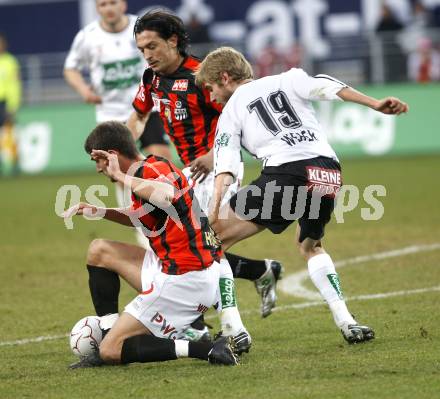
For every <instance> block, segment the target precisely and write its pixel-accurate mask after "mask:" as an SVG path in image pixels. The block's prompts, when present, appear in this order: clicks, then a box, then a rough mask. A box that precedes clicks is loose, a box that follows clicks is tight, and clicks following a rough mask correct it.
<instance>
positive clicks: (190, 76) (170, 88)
mask: <svg viewBox="0 0 440 399" xmlns="http://www.w3.org/2000/svg"><path fill="white" fill-rule="evenodd" d="M134 33H135V38H136V44H137V46H138V48H139V50H140V51H141V52H142V53H143V54H144V57H145V60H146V61H147V62H148V65H149V67H148V68H147V69H146V70H145V72H144V75H143V78H142V82H141V85H140V87H139V91H138V94H137V96H136V98H135V99H134V101H133V106H134V108H135V110H136V111H135V112H133V114H132V115H131V117H130V120H129V124H128V126H135V124H136V122H137V121H138V120H142V118H143V117H144V115H145V114H147V113H148V112H149V111H150V110H151V108H152V107H153V105H156V106H157V107H158V108H159V112H160V116H161V118H162V121H163V124H164V127H165V130H166V131H167V133H168V134H169V136H170V139H171V141H173V143H174V144H175V146H176V149H177V153H178V155H179V157H180V159H181V161H182V163H183V164H184V165H185V166H186V167H189V168H190V172H189V173H190V174H191V172H192V176H191V178H192V180H193V181H197V183H196V185H195V194H196V196H197V197H198V199H199V201H200V203H201V206H202V209H203V210H205V212H206V211H207V208H208V204H209V199H210V196H211V195H212V192H213V178H214V176H213V174H212V173H211V172H212V168H213V158H212V151H211V149H212V147H213V144H214V136H215V129H216V125H217V120H218V117H219V115H220V113H221V106H220V104H217V103H216V102H212V101H211V100H210V95H209V92H208V91H207V90H205V89H203V88H201V87H198V86H197V85H196V84H195V79H194V72H195V70H196V69H197V67H198V65H199V61H198V60H197V59H196V58H194V57H191V56H190V55H188V54H187V45H188V35H187V33H186V31H185V27H184V25H183V23H182V21H181V20H180V19H179V18H178V17H176V16H175V15H172V14H170V13H167V12H164V11H152V12H149V13H147V14H145V15H144V16H143V17H141V18H139V19H138V21H137V23H136V25H135V28H134ZM131 130H132V132H133V133H134V134H135V131H136V129H134V128H132V129H131ZM184 172H185V170H184ZM237 185H238V183H237ZM225 256H226V258H227V260H226V259H223V263H222V264H223V265H225V269H224V270H225V273H226V270H228V272H227V273H228V276H227V280H228V281H229V282H233V280H232V276H229V274H230V272H231V271H230V270H229V269H230V266H229V264H230V265H231V267H232V270H233V271H234V275H235V277H241V278H246V279H249V280H252V281H255V283H256V287H257V291H258V292H259V293H260V295H261V296H262V315H263V317H265V316H268V315H269V314H270V312H271V309H272V308H273V306H274V305H275V299H276V296H275V285H276V281H277V279H278V277H279V274H280V272H281V265H280V264H279V262H276V261H272V260H269V259H267V260H251V259H248V258H244V257H241V256H237V255H233V254H225ZM228 261H229V262H228ZM225 278H226V275H225ZM228 284H229V283H228ZM221 286H222V284H221ZM233 302H234V303H235V300H234V301H233ZM227 306H229V304H227V303H225V304H224V307H225V309H226V307H227ZM238 319H239V316H237V320H238ZM230 324H234V322H233V321H231V323H229V322H227V321H225V323H223V322H222V328H224V329H227V325H230ZM240 324H241V322H240V323H239V322H238V321H237V325H240ZM241 328H242V327H237V328H235V329H234V328H233V330H235V333H234V332H232V334H233V335H235V334H237V333H238V331H239V330H240V329H241Z"/></svg>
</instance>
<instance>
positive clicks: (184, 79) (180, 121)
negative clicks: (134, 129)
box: [133, 57, 222, 165]
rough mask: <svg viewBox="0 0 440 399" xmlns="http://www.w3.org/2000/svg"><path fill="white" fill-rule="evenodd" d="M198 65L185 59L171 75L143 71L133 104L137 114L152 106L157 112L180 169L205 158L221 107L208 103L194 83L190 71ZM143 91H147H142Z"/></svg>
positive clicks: (207, 97) (192, 71) (143, 112)
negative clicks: (174, 148) (157, 109)
mask: <svg viewBox="0 0 440 399" xmlns="http://www.w3.org/2000/svg"><path fill="white" fill-rule="evenodd" d="M199 63H200V61H198V60H197V59H196V58H193V57H186V58H185V59H184V60H183V62H182V64H181V65H180V67H179V68H178V69H177V70H176V71H175V72H174V73H172V74H171V75H166V76H165V75H159V74H153V80H152V81H151V76H152V71H151V69H148V68H147V69H146V70H145V72H144V75H143V78H142V82H141V84H140V86H139V90H138V93H137V95H136V97H135V99H134V101H133V107H134V108H135V109H136V111H137V112H138V113H140V114H146V113H147V112H149V111H150V110H151V108H152V107H153V105H155V106H157V107H158V108H159V111H160V116H161V118H162V121H163V124H164V127H165V130H166V132H167V133H168V135H169V136H170V138H171V140H172V142H173V143H174V145H175V146H176V149H177V153H178V155H179V157H180V159H181V161H182V162H183V164H184V165H188V164H189V163H190V162H191V161H193V160H194V159H196V158H198V157H200V156H201V155H205V154H206V153H207V152H208V151H209V150H210V149H211V148H212V146H213V144H214V136H215V129H216V126H217V120H218V117H219V115H220V113H221V110H222V106H221V105H220V104H218V103H216V102H212V101H211V100H210V96H209V92H208V91H207V90H206V89H202V88H200V87H198V86H197V85H196V83H195V77H194V71H195V70H196V69H197V66H198V65H199ZM145 87H151V89H150V90H148V91H147V90H146V89H145Z"/></svg>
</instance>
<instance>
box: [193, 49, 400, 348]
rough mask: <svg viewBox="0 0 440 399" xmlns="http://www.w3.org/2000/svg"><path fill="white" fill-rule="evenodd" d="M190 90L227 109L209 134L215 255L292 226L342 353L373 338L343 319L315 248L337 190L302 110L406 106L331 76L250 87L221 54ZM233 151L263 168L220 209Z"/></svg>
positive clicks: (232, 173) (231, 58) (326, 153)
mask: <svg viewBox="0 0 440 399" xmlns="http://www.w3.org/2000/svg"><path fill="white" fill-rule="evenodd" d="M196 81H197V83H198V84H204V85H205V87H206V88H207V89H208V90H210V91H211V99H212V100H216V101H218V102H219V103H222V104H226V105H225V107H224V109H223V112H222V114H221V116H220V119H219V122H218V125H217V132H216V139H215V146H214V170H215V175H216V178H215V194H214V200H213V203H212V204H211V215H210V221H211V222H212V226H213V228H214V230H215V231H216V232H217V234H218V235H219V238H220V239H221V241H222V242H223V249H224V250H226V249H227V248H229V247H230V246H231V245H233V244H235V243H236V242H238V241H241V240H243V239H245V238H247V237H250V236H252V235H254V234H256V233H258V232H260V231H262V230H264V229H265V228H268V229H269V230H271V231H272V232H273V233H275V234H278V233H281V232H282V231H284V230H285V229H286V228H287V227H288V226H289V225H290V224H291V223H293V222H294V221H295V220H298V225H297V232H296V238H295V241H296V244H297V246H298V248H299V251H300V253H301V255H302V256H303V257H304V259H305V260H306V261H307V265H308V271H309V275H310V277H311V280H312V282H313V283H314V285H315V286H316V288H317V289H318V290H319V292H320V293H321V295H322V297H323V298H324V300H325V301H326V302H327V304H328V305H329V307H330V310H331V312H332V314H333V318H334V321H335V323H336V325H337V327H338V328H339V329H340V330H341V332H342V334H343V337H344V338H345V340H346V341H348V342H349V343H358V342H363V341H368V340H370V339H373V338H374V331H373V330H372V329H371V328H370V327H367V326H363V325H359V323H358V322H357V321H356V320H355V319H354V318H353V316H352V314H351V313H350V312H349V311H348V309H347V306H346V304H345V301H344V298H343V296H342V291H341V286H340V282H339V278H338V274H337V273H336V270H335V266H334V264H333V261H332V259H331V257H330V256H329V254H328V253H327V252H326V251H325V250H324V248H323V244H322V238H323V236H324V228H325V225H326V224H327V223H328V222H329V221H330V218H331V213H332V211H333V209H334V204H335V196H336V193H337V191H338V190H339V188H340V186H341V184H342V180H341V172H340V171H341V169H340V165H339V161H338V158H337V157H336V154H335V152H334V151H333V149H332V148H331V146H330V145H329V143H328V141H327V137H326V134H325V132H324V131H323V129H322V127H321V125H320V124H319V122H318V120H317V119H316V115H315V111H314V109H313V106H312V103H311V101H314V100H343V101H351V102H355V103H358V104H361V105H365V106H367V107H370V108H372V109H374V110H376V111H378V112H382V113H384V114H389V115H399V114H401V113H405V112H407V111H408V105H407V104H405V103H404V102H402V101H401V100H399V99H397V98H394V97H387V98H384V99H382V100H377V99H374V98H372V97H369V96H366V95H364V94H362V93H360V92H358V91H356V90H354V89H352V88H350V87H348V86H347V85H345V84H344V83H342V82H340V81H338V80H337V79H334V78H332V77H330V76H327V75H317V76H315V77H311V76H309V75H307V73H306V72H305V71H303V70H302V69H296V68H293V69H291V70H289V71H287V72H284V73H281V74H279V75H274V76H268V77H265V78H261V79H258V80H253V73H252V68H251V66H250V65H249V63H248V62H247V60H246V59H245V58H244V56H243V55H242V54H241V53H239V52H238V51H236V50H234V49H232V48H229V47H222V48H219V49H217V50H214V51H213V52H211V53H210V54H208V56H207V57H206V58H205V60H204V61H203V62H202V64H201V65H200V68H199V70H198V72H197V73H196ZM241 147H243V148H245V149H247V150H248V151H249V152H250V153H251V154H254V155H255V157H256V158H258V159H260V160H262V161H263V170H262V173H261V175H260V177H258V178H257V179H256V180H255V181H253V182H252V183H251V184H250V185H249V186H248V187H247V188H246V187H245V188H243V189H242V190H240V191H239V192H238V193H237V194H236V195H235V196H234V197H232V198H231V200H230V202H229V204H227V205H226V206H222V207H220V204H221V199H222V196H223V193H224V192H225V191H226V190H227V188H228V187H229V185H230V184H231V183H232V182H233V181H234V180H235V179H236V177H237V174H238V172H239V165H240V162H241V157H240V149H241ZM249 191H251V195H250V196H249V195H248V194H249ZM245 211H246V212H248V213H247V214H246V213H245ZM251 213H254V214H253V215H251Z"/></svg>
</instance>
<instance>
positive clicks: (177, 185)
mask: <svg viewBox="0 0 440 399" xmlns="http://www.w3.org/2000/svg"><path fill="white" fill-rule="evenodd" d="M85 149H86V151H87V152H88V153H89V154H90V155H91V158H92V160H93V161H95V162H96V170H97V171H98V172H99V173H103V174H105V175H106V176H107V177H109V178H110V179H111V180H112V182H120V183H123V184H124V185H128V186H129V187H130V189H131V191H132V199H133V204H132V206H131V207H130V208H127V209H122V208H118V209H109V208H97V207H95V206H93V205H90V204H86V203H80V204H77V205H76V206H74V207H72V208H70V209H69V210H68V211H67V216H72V215H74V214H77V215H81V214H83V215H88V216H91V217H93V216H96V217H98V216H100V217H104V218H105V219H107V220H111V221H113V222H116V223H120V224H123V225H126V226H136V227H138V226H139V223H140V224H141V226H142V227H143V230H144V233H145V234H146V236H147V237H148V238H149V240H150V244H151V248H152V251H145V249H144V248H141V247H138V246H135V245H130V244H125V243H122V242H117V241H109V240H94V241H93V243H92V244H91V250H89V253H88V262H89V263H90V264H92V265H94V266H89V267H90V268H94V270H95V272H96V271H97V270H99V269H101V270H105V271H106V272H108V273H113V275H111V274H109V275H108V276H107V277H108V281H106V282H108V283H109V284H110V286H112V285H115V284H119V278H118V276H117V274H119V275H120V276H122V277H123V278H124V279H125V280H126V281H127V282H128V283H129V284H130V285H131V286H132V287H134V288H135V289H136V290H137V291H138V292H139V295H138V296H137V297H136V298H135V299H134V300H133V301H132V302H130V303H129V304H128V305H127V306H126V307H125V310H124V312H123V313H122V314H121V316H120V317H119V319H118V320H117V321H116V323H115V324H114V326H113V327H112V328H111V330H110V331H109V332H108V333H107V334H106V335H105V337H104V339H103V341H102V342H101V344H100V346H99V348H97V351H96V352H94V353H92V354H91V355H88V356H85V357H83V358H81V359H80V361H79V362H77V363H75V364H73V365H72V366H71V368H82V367H93V366H99V365H102V364H126V363H132V362H154V361H164V360H173V359H177V358H179V357H191V358H198V359H204V360H208V361H209V362H210V363H214V364H227V365H235V364H238V357H237V354H236V353H234V351H235V349H236V346H235V343H234V341H233V339H232V337H220V338H218V339H217V340H215V341H214V342H210V341H209V342H189V341H187V340H180V339H177V337H178V335H179V333H180V332H181V331H184V330H185V329H186V328H188V326H189V325H190V324H191V323H192V322H193V321H194V320H195V319H197V318H198V317H199V316H200V315H201V314H203V313H204V312H205V311H206V310H207V309H208V308H210V307H211V306H213V305H215V304H216V303H217V302H218V301H219V285H218V281H219V276H220V274H219V269H220V265H219V261H220V255H221V250H220V247H219V245H218V241H217V240H216V237H215V234H214V233H213V231H212V229H211V228H210V226H209V224H208V219H207V217H206V216H205V215H204V214H203V213H202V212H198V210H199V207H198V204H197V201H196V200H193V194H192V189H191V187H190V186H189V184H188V181H187V180H186V178H185V176H184V175H183V174H182V172H181V171H180V170H179V169H177V168H176V167H175V166H174V165H173V164H172V163H170V162H169V161H167V160H165V159H163V158H159V157H155V156H153V155H151V156H149V157H147V158H146V159H144V158H143V157H142V156H141V155H140V154H139V153H138V151H137V150H136V146H135V144H134V141H133V139H132V137H131V134H130V132H129V130H128V129H127V128H126V127H125V126H124V125H123V124H121V123H119V122H105V123H102V124H100V125H98V126H97V127H96V128H95V129H94V130H93V131H92V133H91V134H90V135H89V137H88V138H87V140H86V143H85ZM116 273H117V274H116ZM110 276H112V277H110ZM114 277H116V279H117V282H116V280H115V279H114ZM101 282H103V280H101ZM106 289H107V287H106V286H105V284H104V285H102V284H101V285H100V286H99V287H92V286H91V292H92V296H93V300H94V303H95V306H96V307H97V308H99V307H105V306H109V305H108V303H109V302H110V306H111V300H113V301H115V300H116V301H117V298H114V297H113V298H108V297H106ZM109 299H110V301H109ZM101 310H102V309H101Z"/></svg>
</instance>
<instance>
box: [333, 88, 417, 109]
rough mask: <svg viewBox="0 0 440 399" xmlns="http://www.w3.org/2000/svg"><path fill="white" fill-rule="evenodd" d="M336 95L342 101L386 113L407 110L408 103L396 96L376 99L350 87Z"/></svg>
mask: <svg viewBox="0 0 440 399" xmlns="http://www.w3.org/2000/svg"><path fill="white" fill-rule="evenodd" d="M337 95H338V97H340V98H341V99H342V100H344V101H350V102H353V103H357V104H361V105H365V106H367V107H370V108H372V109H374V110H376V111H378V112H382V113H383V114H387V115H400V114H402V113H406V112H408V111H409V107H408V104H406V103H405V102H403V101H402V100H400V99H398V98H396V97H386V98H383V99H381V100H377V99H375V98H373V97H370V96H367V95H366V94H363V93H361V92H360V91H357V90H354V89H352V88H351V87H345V88H343V89H341V90H340V91H339V92H338V93H337Z"/></svg>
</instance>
